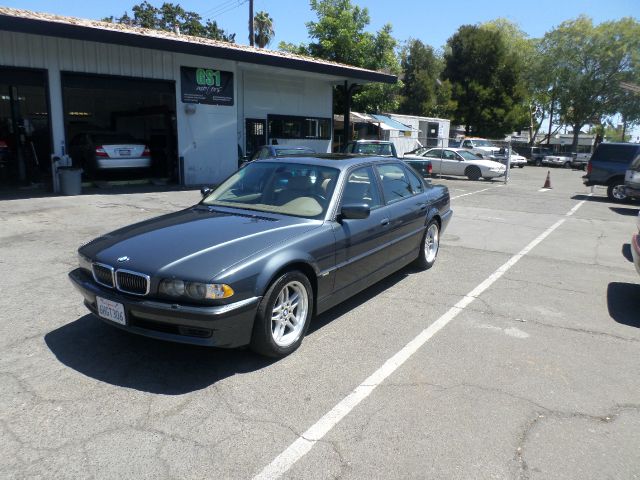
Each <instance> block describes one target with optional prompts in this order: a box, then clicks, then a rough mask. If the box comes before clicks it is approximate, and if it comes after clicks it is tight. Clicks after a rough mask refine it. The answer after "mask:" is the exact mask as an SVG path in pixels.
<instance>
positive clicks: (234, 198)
mask: <svg viewBox="0 0 640 480" xmlns="http://www.w3.org/2000/svg"><path fill="white" fill-rule="evenodd" d="M338 173H339V171H338V169H336V168H331V167H324V166H319V165H305V164H299V163H284V162H282V163H280V162H266V161H265V162H263V161H260V162H255V163H250V164H249V165H247V166H246V167H244V168H242V169H241V170H238V171H237V172H236V173H235V174H233V175H232V176H231V177H229V178H228V179H227V180H226V181H225V182H224V183H223V184H222V185H220V186H219V187H218V188H216V189H215V190H214V191H213V192H212V193H211V194H210V195H209V196H207V197H206V198H205V199H203V200H202V204H203V205H218V206H226V207H236V208H245V209H248V210H256V211H259V212H269V213H281V214H284V215H292V216H296V217H304V218H322V217H323V216H324V214H325V212H326V211H327V207H328V205H329V200H330V199H331V195H332V194H333V190H334V188H335V185H336V179H337V178H338Z"/></svg>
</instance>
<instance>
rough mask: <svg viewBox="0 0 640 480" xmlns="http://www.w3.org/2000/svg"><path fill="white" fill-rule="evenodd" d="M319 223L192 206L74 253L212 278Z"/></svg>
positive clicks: (153, 272) (118, 264)
mask: <svg viewBox="0 0 640 480" xmlns="http://www.w3.org/2000/svg"><path fill="white" fill-rule="evenodd" d="M321 224H322V222H321V221H319V220H307V219H303V218H297V217H287V216H282V215H269V214H265V215H263V214H261V213H259V212H251V211H247V210H243V211H240V212H239V211H236V210H229V209H214V208H206V207H194V208H190V209H188V210H183V211H180V212H176V213H172V214H169V215H163V216H161V217H157V218H154V219H151V220H147V221H144V222H141V223H136V224H134V225H130V226H128V227H124V228H122V229H120V230H116V231H114V232H111V233H108V234H106V235H103V236H101V237H98V238H96V239H95V240H93V241H91V242H90V243H88V244H86V245H84V246H83V247H81V248H80V250H79V251H80V253H82V254H83V255H85V256H87V257H89V258H90V259H92V260H94V261H97V262H101V263H105V264H107V265H112V266H115V267H116V268H123V269H128V270H133V271H136V272H141V273H146V274H149V275H158V274H160V275H166V276H176V277H179V278H183V279H185V280H189V279H192V280H198V279H213V278H214V277H215V276H216V275H218V274H219V273H221V272H222V271H224V270H225V269H226V268H228V267H230V266H232V265H234V264H236V263H238V262H240V261H242V260H243V259H245V258H247V257H249V256H251V255H253V254H255V253H257V252H259V251H261V250H264V249H266V248H269V247H270V246H272V245H275V244H278V243H281V242H283V241H285V240H287V239H289V238H292V237H294V236H298V235H302V234H303V233H305V232H307V231H309V230H311V229H313V228H317V227H318V226H320V225H321ZM124 257H127V258H128V260H125V259H124ZM118 259H120V262H119V261H118ZM123 260H124V261H123Z"/></svg>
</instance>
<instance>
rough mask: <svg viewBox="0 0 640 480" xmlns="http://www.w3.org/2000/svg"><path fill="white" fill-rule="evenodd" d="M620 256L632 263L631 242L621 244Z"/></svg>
mask: <svg viewBox="0 0 640 480" xmlns="http://www.w3.org/2000/svg"><path fill="white" fill-rule="evenodd" d="M622 256H623V257H624V258H626V259H627V260H629V261H630V262H631V263H633V255H632V254H631V244H629V243H625V244H623V245H622Z"/></svg>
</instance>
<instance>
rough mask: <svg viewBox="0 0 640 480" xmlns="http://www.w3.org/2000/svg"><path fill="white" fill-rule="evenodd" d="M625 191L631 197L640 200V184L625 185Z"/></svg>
mask: <svg viewBox="0 0 640 480" xmlns="http://www.w3.org/2000/svg"><path fill="white" fill-rule="evenodd" d="M624 191H625V193H626V194H627V196H629V197H635V198H640V184H637V183H625V186H624Z"/></svg>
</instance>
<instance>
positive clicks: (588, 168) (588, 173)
mask: <svg viewBox="0 0 640 480" xmlns="http://www.w3.org/2000/svg"><path fill="white" fill-rule="evenodd" d="M592 170H593V165H591V160H589V163H587V175H591V171H592Z"/></svg>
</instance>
